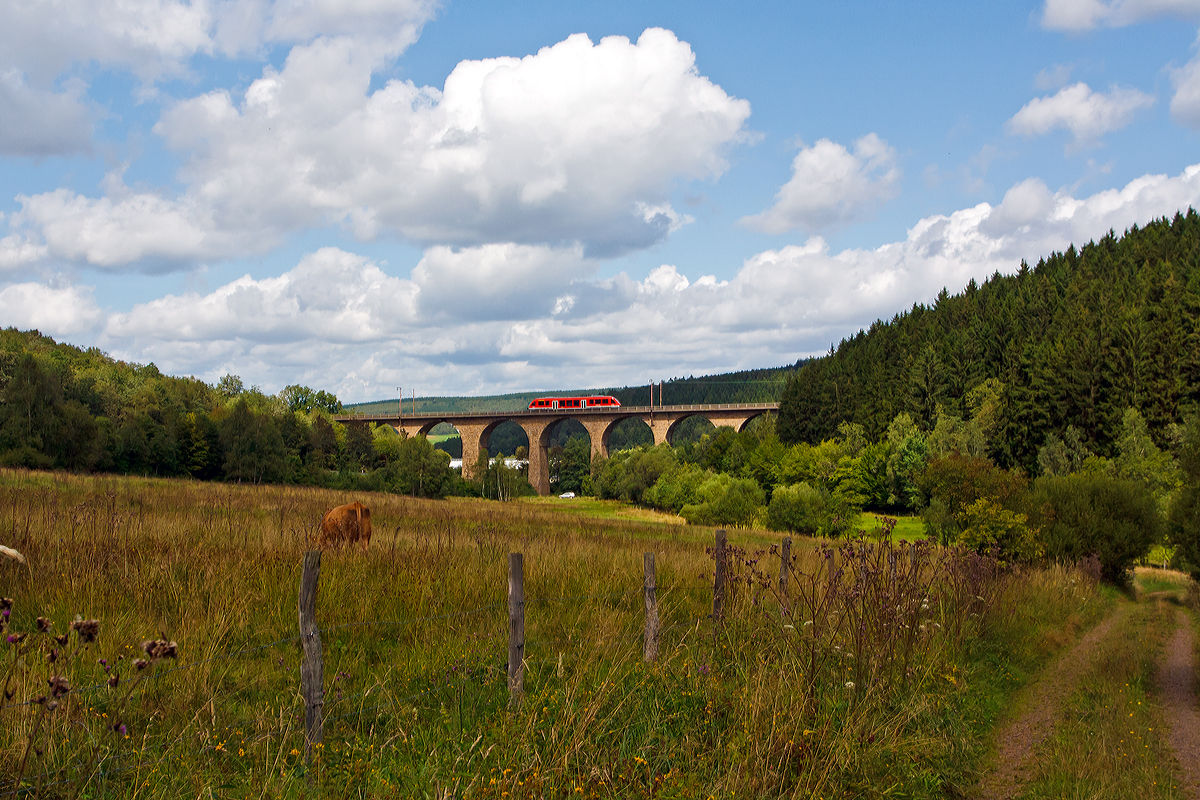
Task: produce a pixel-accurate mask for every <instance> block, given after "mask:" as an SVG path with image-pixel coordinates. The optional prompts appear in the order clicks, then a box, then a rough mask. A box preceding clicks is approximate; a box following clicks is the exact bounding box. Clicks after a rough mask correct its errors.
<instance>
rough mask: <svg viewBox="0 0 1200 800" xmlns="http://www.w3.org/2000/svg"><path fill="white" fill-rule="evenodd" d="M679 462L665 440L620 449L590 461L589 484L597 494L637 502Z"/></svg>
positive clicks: (607, 498) (608, 498)
mask: <svg viewBox="0 0 1200 800" xmlns="http://www.w3.org/2000/svg"><path fill="white" fill-rule="evenodd" d="M678 463H679V462H678V461H677V460H676V458H675V451H674V450H672V449H671V446H670V445H667V444H663V445H659V446H657V447H647V448H639V449H637V450H622V451H619V452H617V453H614V454H613V455H612V457H611V458H607V459H602V460H601V459H597V460H596V461H595V462H593V464H592V485H593V488H594V491H595V493H596V496H597V497H602V498H604V499H606V500H627V501H629V502H631V503H640V502H642V495H643V494H645V492H646V490H647V489H649V488H650V487H651V486H653V485H654V484H655V483H657V482H658V479H659V478H660V477H661V476H662V475H663V473H665V472H667V471H669V470H670V469H672V468H674V467H675V466H677V465H678Z"/></svg>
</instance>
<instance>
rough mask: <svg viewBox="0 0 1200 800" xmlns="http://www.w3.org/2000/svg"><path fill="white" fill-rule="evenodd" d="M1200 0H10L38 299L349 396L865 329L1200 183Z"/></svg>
mask: <svg viewBox="0 0 1200 800" xmlns="http://www.w3.org/2000/svg"><path fill="white" fill-rule="evenodd" d="M1198 31H1200V0H1044V2H1034V3H1025V4H1020V3H1012V2H1005V3H998V2H975V3H960V2H955V3H935V2H930V3H923V4H912V3H902V2H863V3H855V4H850V3H819V4H817V3H806V2H793V3H787V4H785V3H739V4H734V3H709V2H694V1H693V2H687V3H683V2H679V3H670V2H646V0H640V1H639V2H636V3H635V2H624V1H623V0H614V1H613V2H607V3H588V4H584V3H561V2H553V3H551V2H522V3H519V4H518V3H501V2H486V3H485V2H478V1H477V0H447V1H446V2H440V3H439V2H437V0H192V2H181V1H180V0H93V2H89V3H68V2H64V0H19V1H18V0H0V325H3V326H5V327H7V326H15V327H18V328H22V329H27V328H37V329H39V330H40V331H41V332H42V333H44V334H47V335H50V336H53V337H55V338H56V339H58V340H60V341H67V342H70V343H72V344H76V345H79V346H84V347H91V346H95V347H99V348H100V349H102V350H104V351H105V352H108V353H109V354H110V355H112V356H113V357H115V358H119V359H123V360H127V361H134V362H138V363H146V362H154V363H155V364H156V365H157V366H158V367H159V368H160V369H161V370H163V371H164V372H167V373H170V374H176V375H195V376H197V377H200V378H203V379H205V380H207V381H210V382H215V381H217V380H218V379H219V378H220V377H221V376H223V375H226V374H235V375H238V376H240V377H241V378H242V380H243V381H244V382H245V383H246V385H257V386H259V387H261V388H262V390H263V391H266V392H269V393H273V392H277V391H279V390H280V389H281V388H283V387H284V386H286V385H289V384H304V385H308V386H311V387H313V388H319V389H325V390H328V391H333V392H335V393H336V394H337V395H338V397H339V398H340V399H342V400H343V402H360V401H366V400H374V399H384V398H394V397H396V395H397V392H398V389H399V387H403V393H404V394H405V395H406V396H408V395H409V394H411V393H413V392H415V393H416V394H417V395H418V396H429V395H481V394H496V393H503V392H515V391H541V390H550V389H558V388H569V387H600V386H622V385H638V384H642V383H647V382H649V381H651V380H660V379H663V378H671V377H674V376H686V375H701V374H710V373H718V372H728V371H733V370H739V369H750V368H762V367H776V366H782V365H786V364H791V363H794V362H795V361H797V360H798V359H800V358H803V357H806V356H810V355H819V354H822V353H825V352H828V350H829V348H830V347H831V346H836V344H837V343H838V342H839V341H840V340H841V339H842V338H843V337H847V336H852V335H853V334H854V333H855V332H856V331H858V330H859V329H861V328H864V327H869V326H870V324H871V323H872V322H873V321H874V320H876V319H879V318H883V319H889V318H891V317H892V316H893V315H894V314H896V313H898V312H902V311H904V310H905V309H908V308H911V307H912V305H913V304H914V303H929V302H932V301H933V300H934V298H935V297H936V296H937V294H938V293H939V292H940V291H941V290H942V289H943V288H946V289H948V290H949V291H950V292H951V293H954V292H957V291H961V290H962V288H963V287H964V286H965V285H966V283H967V282H968V281H969V280H970V279H972V278H974V279H976V280H977V281H982V280H984V279H986V278H987V277H989V276H991V275H993V274H994V273H996V272H997V271H999V272H1000V273H1005V274H1007V273H1012V272H1014V271H1016V270H1017V269H1018V268H1019V267H1020V263H1021V261H1022V259H1025V260H1027V261H1028V262H1030V263H1031V264H1036V262H1037V261H1038V259H1039V258H1041V257H1044V256H1046V255H1048V254H1049V253H1050V252H1052V251H1055V250H1063V249H1065V248H1066V247H1067V246H1068V245H1069V244H1071V243H1075V244H1076V245H1077V246H1078V245H1081V244H1083V243H1086V242H1087V241H1089V240H1092V239H1096V238H1099V237H1100V236H1103V235H1104V234H1105V233H1107V232H1108V231H1109V230H1113V231H1115V232H1116V233H1118V234H1120V233H1121V232H1123V231H1124V230H1126V229H1127V228H1128V227H1129V226H1131V225H1134V224H1137V225H1144V224H1145V223H1147V222H1149V221H1151V220H1153V219H1156V218H1159V217H1162V216H1164V215H1167V216H1173V215H1174V214H1175V213H1176V212H1178V211H1180V210H1184V211H1186V209H1187V208H1188V207H1189V206H1197V207H1200V146H1198V145H1200V36H1198Z"/></svg>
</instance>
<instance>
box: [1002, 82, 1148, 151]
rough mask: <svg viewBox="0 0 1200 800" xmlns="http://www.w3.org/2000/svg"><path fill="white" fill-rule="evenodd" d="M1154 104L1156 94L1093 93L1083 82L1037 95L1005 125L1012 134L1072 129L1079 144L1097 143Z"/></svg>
mask: <svg viewBox="0 0 1200 800" xmlns="http://www.w3.org/2000/svg"><path fill="white" fill-rule="evenodd" d="M1152 105H1154V97H1153V96H1152V95H1148V94H1146V93H1144V92H1141V91H1138V90H1137V89H1127V88H1122V87H1119V86H1113V87H1112V88H1110V89H1109V91H1108V92H1107V93H1106V92H1093V91H1092V89H1091V87H1089V86H1088V85H1087V84H1086V83H1083V82H1079V83H1076V84H1072V85H1071V86H1067V87H1065V88H1063V89H1060V90H1059V91H1058V93H1056V94H1054V95H1050V96H1048V97H1035V98H1034V99H1032V100H1030V101H1029V102H1028V103H1026V104H1025V105H1024V106H1023V107H1022V108H1021V110H1020V111H1018V112H1017V113H1016V114H1014V115H1013V117H1012V119H1010V120H1009V121H1008V122H1007V123H1006V124H1005V128H1006V129H1007V130H1008V132H1009V133H1011V134H1018V135H1021V136H1042V135H1044V134H1047V133H1049V132H1050V131H1052V130H1056V129H1062V130H1067V131H1070V132H1071V135H1072V136H1073V137H1074V142H1073V144H1074V145H1075V146H1079V145H1086V144H1090V143H1094V142H1095V141H1097V140H1098V139H1099V138H1100V137H1101V136H1103V135H1104V134H1105V133H1108V132H1109V131H1112V130H1117V129H1118V128H1123V127H1125V126H1126V125H1128V124H1129V122H1130V121H1131V120H1132V119H1133V115H1134V112H1136V111H1139V110H1141V109H1143V108H1149V107H1150V106H1152Z"/></svg>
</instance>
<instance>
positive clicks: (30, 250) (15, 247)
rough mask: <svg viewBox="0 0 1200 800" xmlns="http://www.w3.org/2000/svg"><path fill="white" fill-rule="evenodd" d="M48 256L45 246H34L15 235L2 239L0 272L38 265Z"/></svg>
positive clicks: (22, 237) (0, 240)
mask: <svg viewBox="0 0 1200 800" xmlns="http://www.w3.org/2000/svg"><path fill="white" fill-rule="evenodd" d="M46 256H47V250H46V246H45V245H38V244H34V243H33V242H31V241H29V240H28V239H26V238H25V237H24V236H21V235H18V234H13V235H12V236H5V237H4V238H3V239H0V271H4V272H10V271H15V270H18V269H21V268H23V267H28V266H31V265H34V264H37V263H38V262H39V261H42V260H44V259H45V258H46Z"/></svg>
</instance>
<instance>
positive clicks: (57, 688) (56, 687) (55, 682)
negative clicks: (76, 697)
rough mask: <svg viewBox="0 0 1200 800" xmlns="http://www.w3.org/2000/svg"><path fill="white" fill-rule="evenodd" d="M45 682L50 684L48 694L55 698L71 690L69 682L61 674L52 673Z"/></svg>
mask: <svg viewBox="0 0 1200 800" xmlns="http://www.w3.org/2000/svg"><path fill="white" fill-rule="evenodd" d="M46 682H47V683H48V684H50V694H52V695H54V697H56V698H57V697H62V696H63V695H65V694H68V693H70V691H71V684H70V682H69V681H68V680H67V679H66V678H64V677H63V676H61V675H52V676H50V679H49V680H48V681H46Z"/></svg>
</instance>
